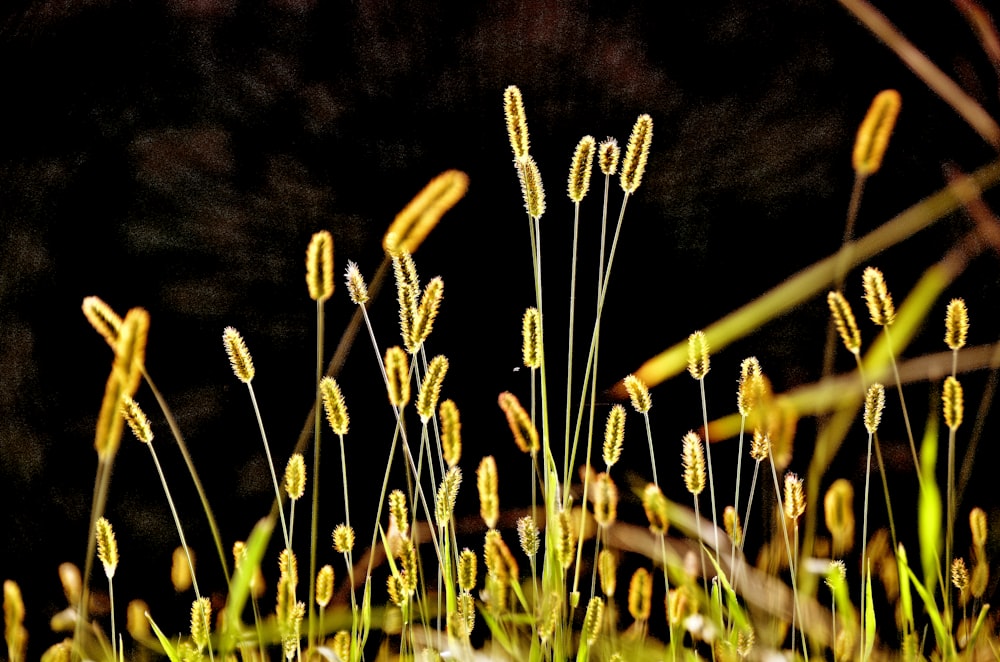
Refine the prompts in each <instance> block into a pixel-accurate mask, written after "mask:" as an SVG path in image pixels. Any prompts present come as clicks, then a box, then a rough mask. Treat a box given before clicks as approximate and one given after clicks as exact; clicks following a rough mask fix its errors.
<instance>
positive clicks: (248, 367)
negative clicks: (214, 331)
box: [222, 326, 254, 384]
mask: <svg viewBox="0 0 1000 662" xmlns="http://www.w3.org/2000/svg"><path fill="white" fill-rule="evenodd" d="M222 343H223V345H224V346H225V348H226V355H227V356H228V357H229V364H230V365H231V366H232V367H233V372H234V373H236V377H237V378H238V379H239V380H240V381H241V382H243V383H244V384H249V383H250V382H251V381H253V377H254V368H253V359H252V358H251V357H250V350H248V349H247V344H246V343H245V342H244V341H243V336H241V335H240V332H239V331H237V330H236V329H234V328H233V327H231V326H227V327H226V328H225V329H224V330H223V332H222Z"/></svg>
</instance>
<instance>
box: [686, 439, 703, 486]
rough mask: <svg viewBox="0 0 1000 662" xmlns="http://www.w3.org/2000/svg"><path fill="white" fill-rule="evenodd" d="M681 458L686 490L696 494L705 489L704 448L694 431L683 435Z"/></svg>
mask: <svg viewBox="0 0 1000 662" xmlns="http://www.w3.org/2000/svg"><path fill="white" fill-rule="evenodd" d="M683 444H684V445H683V448H682V451H681V459H682V460H683V463H684V485H685V486H686V487H687V491H688V492H690V493H691V494H693V495H694V496H698V495H699V494H701V492H702V490H704V489H705V450H704V449H703V448H702V445H701V437H699V436H698V434H697V433H696V432H693V431H692V432H688V433H687V434H686V435H684V442H683Z"/></svg>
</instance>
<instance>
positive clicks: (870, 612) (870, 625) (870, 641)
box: [865, 572, 875, 660]
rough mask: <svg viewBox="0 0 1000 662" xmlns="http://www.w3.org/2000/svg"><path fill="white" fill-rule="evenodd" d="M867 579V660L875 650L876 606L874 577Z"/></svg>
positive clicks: (867, 577) (870, 576)
mask: <svg viewBox="0 0 1000 662" xmlns="http://www.w3.org/2000/svg"><path fill="white" fill-rule="evenodd" d="M866 574H867V576H866V577H865V660H868V659H870V658H871V655H872V649H873V648H875V605H874V604H872V602H873V601H872V575H871V572H868V573H866Z"/></svg>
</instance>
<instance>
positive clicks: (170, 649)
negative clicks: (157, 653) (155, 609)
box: [145, 611, 181, 662]
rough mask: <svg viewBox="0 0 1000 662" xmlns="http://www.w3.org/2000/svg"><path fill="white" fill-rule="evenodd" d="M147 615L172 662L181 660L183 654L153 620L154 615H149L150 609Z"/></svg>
mask: <svg viewBox="0 0 1000 662" xmlns="http://www.w3.org/2000/svg"><path fill="white" fill-rule="evenodd" d="M145 616H146V620H147V621H149V625H150V626H151V627H152V628H153V632H154V633H155V634H156V638H157V639H159V640H160V645H161V646H163V652H164V654H166V656H167V657H168V658H169V659H170V662H181V656H180V654H179V653H178V652H177V649H176V648H174V645H173V644H172V643H170V640H169V639H167V637H166V635H165V634H163V632H162V631H161V630H160V628H159V627H158V626H157V625H156V623H155V622H153V617H152V616H150V615H149V612H148V611H147V612H146V614H145Z"/></svg>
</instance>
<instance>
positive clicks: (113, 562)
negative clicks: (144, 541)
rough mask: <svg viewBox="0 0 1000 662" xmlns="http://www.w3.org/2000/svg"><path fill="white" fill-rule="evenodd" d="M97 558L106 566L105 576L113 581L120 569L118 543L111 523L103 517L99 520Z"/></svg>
mask: <svg viewBox="0 0 1000 662" xmlns="http://www.w3.org/2000/svg"><path fill="white" fill-rule="evenodd" d="M96 535H97V558H98V559H100V561H101V564H102V565H103V566H104V574H105V575H107V576H108V579H111V578H112V577H114V576H115V570H116V569H117V568H118V542H117V541H116V540H115V531H114V529H112V528H111V522H109V521H108V520H106V519H105V518H103V517H101V518H98V520H97V534H96Z"/></svg>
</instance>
